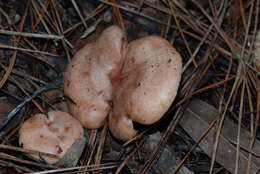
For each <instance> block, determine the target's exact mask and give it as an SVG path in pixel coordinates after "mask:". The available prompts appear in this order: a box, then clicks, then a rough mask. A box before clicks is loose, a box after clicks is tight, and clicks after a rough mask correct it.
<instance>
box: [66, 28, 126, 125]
mask: <svg viewBox="0 0 260 174" xmlns="http://www.w3.org/2000/svg"><path fill="white" fill-rule="evenodd" d="M126 44H127V42H126V37H125V34H124V32H123V31H122V30H121V29H120V28H119V27H117V26H111V27H108V28H107V29H105V30H104V31H103V32H102V33H101V35H100V37H99V38H98V39H97V41H96V42H93V43H90V44H87V45H86V46H85V47H83V48H82V49H81V50H79V51H78V52H77V53H76V54H75V56H74V58H73V59H72V61H71V62H70V63H69V65H68V67H67V69H66V72H65V74H64V92H65V95H66V96H68V97H69V98H70V99H71V102H70V103H69V108H70V112H71V113H72V115H73V116H74V117H75V118H77V119H78V120H79V121H80V122H81V123H82V124H83V126H84V127H86V128H90V129H95V128H99V127H101V126H102V125H103V124H104V122H105V120H106V118H107V116H108V112H109V111H110V101H111V98H112V91H113V84H114V83H115V82H116V81H117V78H118V75H119V72H120V70H121V65H122V62H123V58H124V55H125V50H126Z"/></svg>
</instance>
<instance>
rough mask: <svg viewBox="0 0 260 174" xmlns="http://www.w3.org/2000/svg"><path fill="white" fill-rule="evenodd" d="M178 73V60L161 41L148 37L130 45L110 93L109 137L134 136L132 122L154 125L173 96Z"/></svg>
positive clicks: (179, 64)
mask: <svg viewBox="0 0 260 174" xmlns="http://www.w3.org/2000/svg"><path fill="white" fill-rule="evenodd" d="M181 71H182V60H181V56H180V55H179V53H178V52H177V51H176V50H175V49H174V48H173V47H172V46H171V45H170V44H169V43H168V41H166V40H165V39H163V38H160V37H157V36H148V37H144V38H142V39H138V40H136V41H133V42H131V43H130V44H129V45H128V48H127V53H126V59H125V62H124V66H123V70H122V74H121V78H122V79H121V81H120V82H119V84H118V85H117V87H116V88H115V90H114V95H113V106H114V108H113V110H112V113H111V114H110V117H109V128H110V130H111V132H112V134H113V135H114V136H115V137H116V138H118V139H121V140H128V139H130V138H132V137H133V136H134V135H135V134H136V131H135V130H134V128H133V123H132V121H136V122H138V123H141V124H144V125H149V124H153V123H155V122H156V121H158V120H159V119H160V118H161V117H162V116H163V114H164V113H165V112H166V111H167V110H168V108H169V107H170V105H171V103H172V102H173V100H174V98H175V96H176V93H177V90H178V86H179V83H180V79H181Z"/></svg>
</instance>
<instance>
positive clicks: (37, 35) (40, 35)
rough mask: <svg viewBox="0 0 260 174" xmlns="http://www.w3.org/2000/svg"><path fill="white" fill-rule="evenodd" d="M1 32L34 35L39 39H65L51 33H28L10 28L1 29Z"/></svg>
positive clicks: (15, 34)
mask: <svg viewBox="0 0 260 174" xmlns="http://www.w3.org/2000/svg"><path fill="white" fill-rule="evenodd" d="M0 34H5V35H11V36H23V37H32V38H39V39H54V40H55V39H57V40H60V39H63V38H64V37H63V36H57V35H51V34H38V33H26V32H16V31H8V30H0Z"/></svg>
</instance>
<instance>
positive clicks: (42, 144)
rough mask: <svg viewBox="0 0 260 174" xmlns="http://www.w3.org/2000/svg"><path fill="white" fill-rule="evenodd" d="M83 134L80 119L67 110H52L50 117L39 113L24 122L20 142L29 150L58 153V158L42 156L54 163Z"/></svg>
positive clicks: (49, 113)
mask: <svg viewBox="0 0 260 174" xmlns="http://www.w3.org/2000/svg"><path fill="white" fill-rule="evenodd" d="M83 136H84V135H83V127H82V125H81V124H80V122H79V121H78V120H76V119H75V118H73V117H72V116H71V115H70V114H68V113H66V112H62V111H50V112H48V117H47V116H46V115H44V114H40V113H39V114H36V115H34V116H33V117H31V118H30V119H28V120H26V121H25V122H24V123H23V124H22V126H21V128H20V130H19V143H20V145H22V146H23V148H26V149H29V150H36V151H39V152H45V153H50V154H54V155H57V156H58V158H51V157H47V156H42V158H43V159H44V160H45V161H46V162H47V163H50V164H54V163H56V162H58V161H59V160H60V159H61V158H62V157H63V156H64V155H65V153H66V152H67V151H68V150H69V148H70V147H71V146H72V144H73V143H74V142H75V141H76V140H77V139H80V138H82V137H83ZM82 150H83V149H82ZM33 156H34V157H35V158H38V159H39V158H40V157H39V156H37V155H33Z"/></svg>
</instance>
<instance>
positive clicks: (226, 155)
mask: <svg viewBox="0 0 260 174" xmlns="http://www.w3.org/2000/svg"><path fill="white" fill-rule="evenodd" d="M217 114H218V110H217V109H216V108H215V107H213V106H212V105H209V104H208V103H206V102H204V101H201V100H198V99H195V100H193V101H191V102H190V104H189V105H188V107H187V110H186V111H185V113H184V115H183V118H182V119H181V121H180V125H181V126H182V127H183V129H184V130H185V131H186V132H187V133H188V134H189V135H190V136H191V137H192V138H193V139H194V141H198V140H199V137H200V136H201V135H202V133H203V132H204V131H205V130H206V128H207V127H208V126H209V124H210V123H211V122H212V121H213V120H214V119H215V117H216V116H217ZM237 128H238V126H237V124H235V123H234V122H232V121H231V120H228V118H226V119H225V121H224V123H223V127H222V131H221V135H220V139H219V145H218V150H217V155H216V161H217V162H218V163H219V164H221V165H222V166H223V167H225V168H226V169H227V170H228V171H230V172H231V173H234V172H235V166H236V145H234V142H235V143H236V139H237ZM216 131H217V125H215V126H214V127H213V128H212V129H211V130H210V131H209V133H208V134H207V135H206V136H205V137H204V139H203V140H202V141H201V143H200V144H199V146H200V147H201V149H203V151H204V152H205V153H206V154H207V155H208V156H211V154H212V150H213V145H214V141H215V135H216ZM240 135H241V136H240V145H241V147H246V148H248V147H250V133H249V132H248V131H247V130H245V129H243V128H241V133H240ZM232 142H233V143H232ZM252 151H253V152H254V153H256V154H260V142H259V141H258V140H256V141H255V145H254V148H253V149H252ZM247 164H248V153H247V152H245V151H243V150H242V149H241V150H240V154H239V166H238V174H245V173H246V170H247ZM259 169H260V159H259V158H257V157H256V156H253V157H252V161H251V172H250V173H251V174H256V173H257V171H258V170H259Z"/></svg>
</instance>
